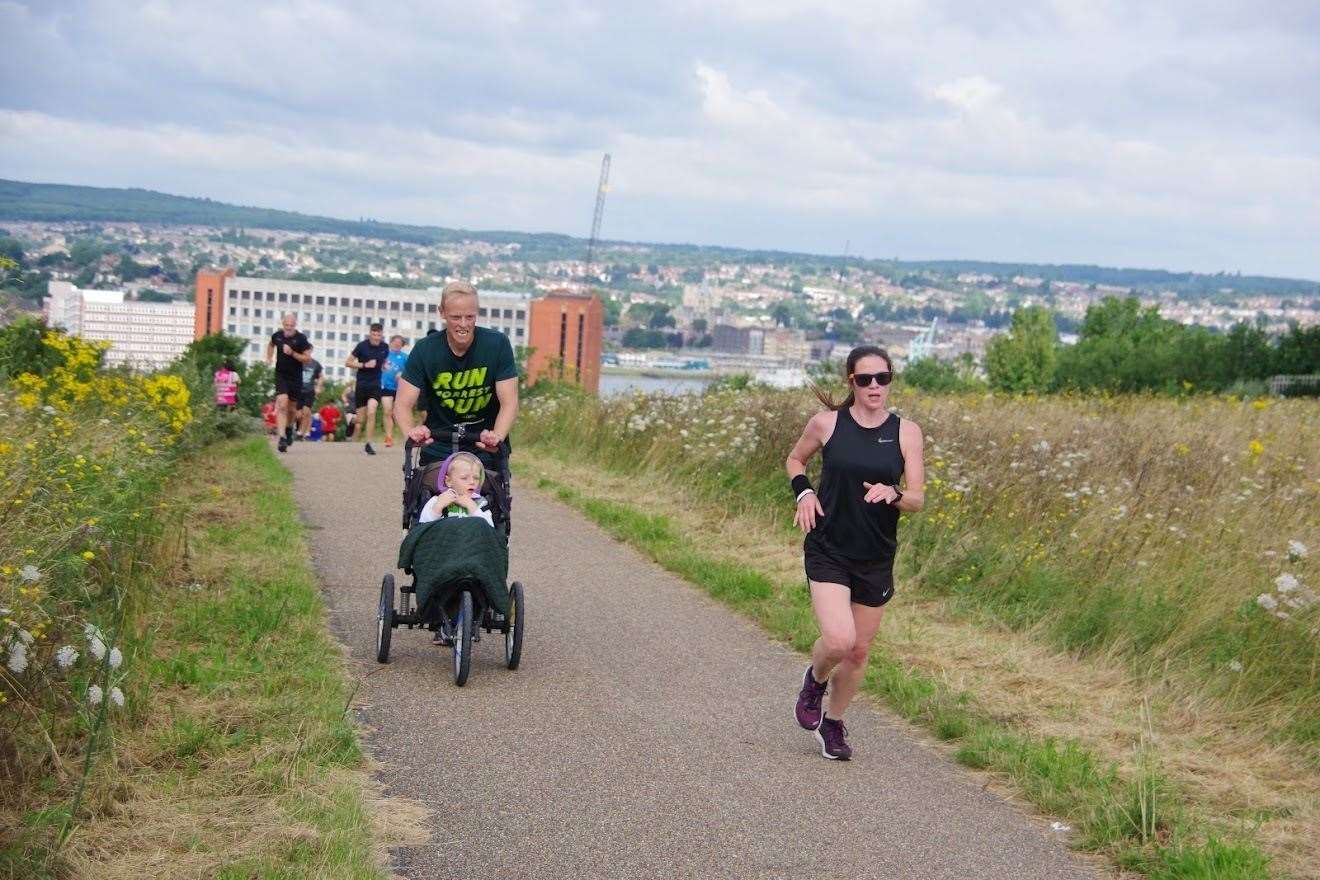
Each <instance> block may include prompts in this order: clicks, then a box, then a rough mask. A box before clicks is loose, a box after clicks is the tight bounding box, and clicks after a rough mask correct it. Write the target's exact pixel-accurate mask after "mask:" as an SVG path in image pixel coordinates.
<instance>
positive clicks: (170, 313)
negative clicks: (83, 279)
mask: <svg viewBox="0 0 1320 880" xmlns="http://www.w3.org/2000/svg"><path fill="white" fill-rule="evenodd" d="M46 291H47V296H46V298H45V300H44V301H43V312H44V314H45V318H46V323H47V324H49V325H50V326H52V327H60V328H63V329H64V330H66V331H68V332H69V333H70V334H71V335H73V336H79V337H82V338H83V339H90V340H95V341H98V342H108V343H110V348H109V350H108V351H106V354H105V362H106V363H107V364H109V365H111V366H129V367H132V368H134V369H136V370H142V371H143V372H150V371H151V370H158V369H160V368H161V367H164V366H167V365H169V364H170V363H171V362H172V361H174V360H175V359H176V358H178V357H179V355H181V354H183V352H184V349H186V348H187V347H188V343H190V342H192V341H193V332H194V326H193V322H194V313H193V306H190V305H187V304H185V303H157V302H137V301H134V300H127V299H125V298H124V292H123V291H122V290H84V289H82V288H80V287H76V286H74V285H73V284H71V283H70V282H68V281H52V282H50V284H49V285H48V286H47V288H46Z"/></svg>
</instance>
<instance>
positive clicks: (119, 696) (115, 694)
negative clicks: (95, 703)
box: [110, 687, 124, 706]
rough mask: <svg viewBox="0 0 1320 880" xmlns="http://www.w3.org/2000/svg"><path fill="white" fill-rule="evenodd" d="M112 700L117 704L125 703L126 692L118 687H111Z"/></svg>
mask: <svg viewBox="0 0 1320 880" xmlns="http://www.w3.org/2000/svg"><path fill="white" fill-rule="evenodd" d="M110 702H112V703H114V704H115V705H116V706H123V705H124V692H123V691H121V690H120V689H119V688H117V687H112V688H110Z"/></svg>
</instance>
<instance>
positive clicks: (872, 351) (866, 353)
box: [811, 345, 894, 410]
mask: <svg viewBox="0 0 1320 880" xmlns="http://www.w3.org/2000/svg"><path fill="white" fill-rule="evenodd" d="M864 357H878V358H884V361H885V366H886V367H887V368H888V369H889V372H891V373H892V372H894V361H893V360H892V359H891V358H890V357H889V352H887V351H885V350H884V349H883V348H881V347H880V346H878V345H859V346H857V347H856V348H854V349H853V350H852V351H850V352H848V359H847V360H846V361H845V362H844V366H843V381H845V382H847V383H848V396H847V397H845V398H844V399H843V400H841V401H839V402H838V403H835V401H834V395H833V394H831V393H830V392H828V391H826V390H825V389H824V388H822V387H820V386H819V385H817V384H816V383H815V382H812V383H811V391H812V393H813V394H815V395H816V399H817V400H819V401H820V402H821V405H822V406H825V407H828V408H829V409H835V410H838V409H847V408H848V407H850V406H852V405H853V401H854V400H855V394H854V389H853V384H852V382H851V381H850V380H849V377H850V376H852V374H853V370H854V369H855V368H856V366H857V362H858V361H860V360H861V359H862V358H864Z"/></svg>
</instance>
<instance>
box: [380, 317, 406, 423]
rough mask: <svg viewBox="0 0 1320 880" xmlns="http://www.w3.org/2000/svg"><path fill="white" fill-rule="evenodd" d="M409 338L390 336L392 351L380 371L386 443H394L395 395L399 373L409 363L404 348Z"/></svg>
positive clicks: (397, 389)
mask: <svg viewBox="0 0 1320 880" xmlns="http://www.w3.org/2000/svg"><path fill="white" fill-rule="evenodd" d="M407 342H408V340H406V339H404V338H403V337H402V336H399V335H397V334H396V335H394V336H391V337H390V353H389V354H387V355H386V356H385V365H384V367H383V368H382V369H381V372H380V405H381V408H382V409H384V410H385V445H386V446H393V445H394V396H395V395H396V394H397V393H398V391H399V374H400V373H401V372H403V365H404V364H406V363H408V352H406V351H404V350H403V346H404V345H406V344H407Z"/></svg>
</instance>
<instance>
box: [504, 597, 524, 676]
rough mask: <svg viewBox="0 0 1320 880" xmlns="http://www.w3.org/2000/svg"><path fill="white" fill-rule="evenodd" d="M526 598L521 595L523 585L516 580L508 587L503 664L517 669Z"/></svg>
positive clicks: (520, 650)
mask: <svg viewBox="0 0 1320 880" xmlns="http://www.w3.org/2000/svg"><path fill="white" fill-rule="evenodd" d="M525 608H526V600H525V599H524V597H523V585H522V584H521V583H519V582H518V581H514V582H513V586H511V587H509V616H508V619H507V620H505V622H504V665H505V666H508V667H509V668H510V669H517V668H518V664H519V663H520V662H522V645H523V623H524V621H525V619H526V618H525V616H524V614H523V612H524V609H525Z"/></svg>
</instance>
